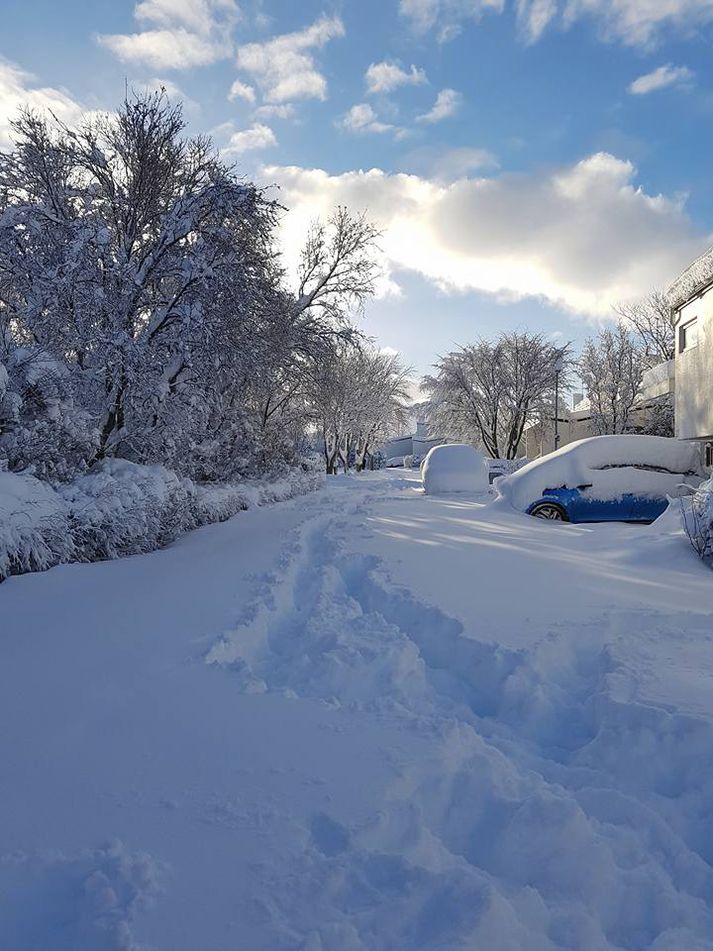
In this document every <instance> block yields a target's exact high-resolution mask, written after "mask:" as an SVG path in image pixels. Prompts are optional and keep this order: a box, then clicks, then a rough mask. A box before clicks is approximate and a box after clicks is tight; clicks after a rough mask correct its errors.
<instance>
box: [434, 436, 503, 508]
mask: <svg viewBox="0 0 713 951" xmlns="http://www.w3.org/2000/svg"><path fill="white" fill-rule="evenodd" d="M421 478H422V480H423V488H424V490H425V492H426V495H441V494H447V493H449V492H485V491H486V490H487V488H488V485H489V482H488V465H487V463H486V461H485V460H484V459H483V457H482V455H481V454H480V453H479V452H478V450H477V449H474V448H473V447H472V446H466V445H462V444H460V443H453V444H449V445H446V446H434V447H433V449H431V450H429V452H428V454H427V456H426V458H425V459H424V461H423V464H422V466H421Z"/></svg>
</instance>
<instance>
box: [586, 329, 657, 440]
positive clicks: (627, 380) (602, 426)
mask: <svg viewBox="0 0 713 951" xmlns="http://www.w3.org/2000/svg"><path fill="white" fill-rule="evenodd" d="M645 367H646V360H645V357H644V354H643V351H642V350H640V349H639V348H638V347H637V346H636V342H635V340H634V339H633V336H632V334H631V332H630V331H629V329H628V327H627V326H626V325H625V324H624V322H623V321H619V323H618V324H617V326H616V328H615V329H613V330H612V329H610V328H605V329H603V330H601V331H600V332H599V334H598V336H597V337H596V338H591V337H590V338H589V339H588V340H587V341H586V343H585V344H584V347H583V349H582V354H581V356H580V359H579V362H578V369H579V375H580V376H581V378H582V382H583V383H584V388H585V392H586V394H587V397H588V399H589V402H590V404H591V407H592V420H593V426H594V431H595V433H596V434H598V435H605V434H612V433H624V432H626V431H627V430H628V429H629V425H630V416H631V409H632V407H633V405H634V403H635V402H636V396H637V393H638V391H639V386H640V384H641V378H642V376H643V372H644V369H645Z"/></svg>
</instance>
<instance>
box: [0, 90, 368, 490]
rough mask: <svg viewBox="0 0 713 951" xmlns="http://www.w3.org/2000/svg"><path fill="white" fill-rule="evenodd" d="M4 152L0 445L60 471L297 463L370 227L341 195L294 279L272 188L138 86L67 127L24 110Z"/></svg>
mask: <svg viewBox="0 0 713 951" xmlns="http://www.w3.org/2000/svg"><path fill="white" fill-rule="evenodd" d="M14 136H15V147H14V149H13V150H12V151H11V152H8V153H5V154H0V363H1V364H2V365H4V366H5V367H6V375H7V377H8V379H7V380H6V381H5V382H4V384H3V386H4V395H3V400H2V405H1V406H0V451H2V453H3V454H4V455H5V457H6V458H7V460H8V463H9V464H10V466H11V467H12V468H16V469H25V468H31V469H33V471H37V472H38V473H43V474H44V475H45V476H46V477H48V478H69V477H71V475H72V474H73V473H74V472H77V471H81V470H83V469H85V468H87V467H90V466H91V465H93V464H94V463H95V462H97V461H100V460H102V459H104V458H107V457H112V456H120V457H124V458H128V459H130V460H133V461H135V462H140V463H142V462H160V463H163V464H166V465H168V466H169V467H171V468H174V469H176V470H177V471H179V472H182V473H184V474H186V475H190V476H192V477H194V478H198V479H203V480H205V479H227V478H233V477H236V476H241V475H254V474H257V473H259V472H264V471H266V470H268V469H273V468H276V467H280V466H283V465H285V464H286V463H289V462H291V461H294V459H295V454H296V452H297V451H298V450H299V449H300V448H301V446H302V443H303V440H304V431H305V423H306V418H307V417H306V405H307V404H306V400H307V398H308V393H309V392H310V381H311V380H312V379H313V377H314V372H315V367H318V366H321V365H329V364H330V362H332V360H333V359H334V356H333V355H334V353H335V352H337V351H338V349H339V346H340V345H341V341H343V340H348V339H350V338H351V337H352V336H353V330H352V329H351V327H350V326H349V315H350V314H351V313H352V312H353V311H354V310H355V309H358V308H360V307H361V306H362V305H363V302H364V301H365V299H366V298H367V297H368V296H369V295H370V294H371V293H372V291H373V285H374V279H375V274H376V271H375V267H376V265H375V263H374V259H373V245H374V242H375V240H376V232H375V231H374V229H373V227H372V226H371V225H370V224H369V223H368V222H367V221H366V219H365V218H363V217H354V216H352V215H350V214H349V213H348V212H347V211H346V209H343V208H340V209H338V210H337V211H336V212H335V214H334V215H333V216H332V218H330V220H329V221H328V222H326V223H324V224H321V223H319V222H317V223H315V225H314V226H313V228H312V230H311V232H310V235H309V237H308V240H307V243H306V246H305V250H304V254H303V256H302V267H301V270H300V275H299V287H298V288H296V289H295V292H292V291H290V290H289V289H288V288H287V286H286V282H285V277H284V274H283V271H282V268H281V264H280V259H279V255H278V254H277V253H276V250H275V226H276V218H277V214H278V207H277V206H276V204H275V203H274V202H272V201H270V200H268V199H267V198H266V196H265V194H264V193H263V192H262V191H261V190H260V189H258V188H256V187H255V186H254V185H252V184H250V183H249V182H245V181H243V180H241V179H239V178H238V176H237V175H236V174H235V172H234V170H233V169H232V168H230V167H228V166H226V165H225V164H223V163H222V162H221V161H220V160H219V158H218V156H217V155H216V153H215V152H214V150H213V149H212V147H211V145H210V142H209V141H207V140H205V139H203V138H193V139H192V138H186V137H185V136H184V122H183V117H182V113H181V108H180V106H177V105H171V104H170V103H169V102H168V100H167V99H166V97H165V96H164V95H163V94H161V93H158V94H150V93H147V94H140V95H136V96H131V97H129V98H128V99H127V101H125V102H124V103H123V105H122V106H121V108H120V109H119V110H118V112H116V113H114V114H101V115H95V116H93V117H90V118H87V119H86V120H85V121H84V122H83V123H82V124H81V125H80V126H79V128H77V129H68V128H66V127H64V126H63V125H62V124H61V123H60V122H58V121H57V120H56V119H54V118H47V117H45V116H42V115H38V114H35V113H32V112H23V113H20V115H19V116H18V118H17V120H16V122H15V123H14Z"/></svg>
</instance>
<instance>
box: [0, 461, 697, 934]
mask: <svg viewBox="0 0 713 951" xmlns="http://www.w3.org/2000/svg"><path fill="white" fill-rule="evenodd" d="M416 479H417V474H415V473H414V474H412V473H409V472H404V471H398V470H393V471H388V472H385V473H377V474H370V475H365V476H363V477H360V478H356V477H341V476H340V477H336V478H334V479H332V480H331V481H330V483H329V485H328V487H327V488H326V489H325V490H324V491H322V492H319V493H315V494H313V495H310V496H307V497H304V498H299V499H296V500H293V501H290V502H285V503H280V504H277V505H274V506H270V507H268V508H265V509H255V510H251V511H248V512H245V513H243V514H241V515H238V516H237V517H236V518H234V519H232V520H231V521H228V522H225V523H223V524H220V525H213V526H209V527H207V528H203V529H200V530H199V531H196V532H194V533H192V534H190V535H188V536H185V537H184V538H182V539H180V540H179V541H178V542H176V543H175V544H174V545H172V546H171V547H169V548H167V549H165V550H163V551H157V552H154V553H152V554H148V555H141V556H135V557H132V558H126V559H123V560H120V561H115V562H105V563H98V564H91V565H68V566H60V567H58V568H54V569H52V570H51V571H49V572H46V573H44V574H35V575H24V576H21V577H16V578H11V579H9V580H8V581H7V582H5V583H4V584H2V586H0V807H1V808H0V817H1V818H0V825H1V828H2V834H1V835H0V895H1V896H2V900H1V901H0V947H1V948H3V949H5V948H7V949H12V951H31V949H33V951H36V949H41V951H78V949H82V951H84V949H87V951H95V949H96V951H129V949H139V948H147V949H148V948H153V949H156V951H234V949H240V951H243V949H245V951H287V949H295V951H297V949H302V951H386V949H390V951H420V949H429V951H435V949H438V951H451V949H453V951H455V949H477V951H510V949H512V951H519V949H527V951H539V949H554V948H559V949H567V951H572V949H577V951H589V949H605V948H626V949H645V948H650V949H654V951H696V949H705V948H713V868H711V863H713V826H712V825H711V818H710V817H711V812H712V811H713V689H711V687H712V686H713V574H711V572H710V570H709V569H707V568H705V567H704V566H703V565H702V564H701V563H700V562H699V561H698V560H697V559H696V558H695V556H694V555H693V553H692V552H691V551H690V550H689V549H688V548H687V546H686V543H685V542H684V540H683V539H682V538H681V536H679V535H675V534H672V533H671V531H670V523H669V525H668V527H667V524H666V523H665V522H664V524H663V525H659V524H657V525H655V526H651V527H642V526H631V525H607V524H604V525H592V526H585V525H581V526H573V525H568V524H556V523H555V524H553V523H549V522H542V521H538V520H535V519H529V518H527V517H525V516H522V515H520V514H517V513H515V512H514V511H512V510H509V509H508V508H507V507H506V506H505V505H504V504H502V503H497V504H495V505H484V504H483V503H482V501H477V500H474V499H468V498H464V497H452V498H450V499H447V498H437V497H425V496H424V495H423V494H422V493H421V492H420V490H419V489H418V483H417V481H416Z"/></svg>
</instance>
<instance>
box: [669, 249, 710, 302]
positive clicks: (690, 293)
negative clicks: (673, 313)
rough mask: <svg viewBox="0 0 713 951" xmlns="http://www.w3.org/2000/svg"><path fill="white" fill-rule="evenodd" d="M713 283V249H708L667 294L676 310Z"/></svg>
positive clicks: (675, 282)
mask: <svg viewBox="0 0 713 951" xmlns="http://www.w3.org/2000/svg"><path fill="white" fill-rule="evenodd" d="M712 282H713V248H708V250H707V251H705V252H704V253H703V254H702V255H701V256H700V257H699V258H696V260H695V261H694V262H693V264H690V265H689V266H688V267H687V268H686V270H685V271H684V272H683V274H681V275H680V277H677V278H676V280H675V281H674V282H673V284H671V286H670V287H669V289H668V291H667V292H666V294H667V297H668V300H669V303H670V305H671V307H672V308H673V309H674V310H676V309H677V308H679V307H681V306H683V304H685V303H686V302H687V301H689V300H690V299H691V298H692V297H695V295H696V294H698V293H699V291H702V290H703V288H704V287H705V286H706V285H707V284H710V283H712Z"/></svg>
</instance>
